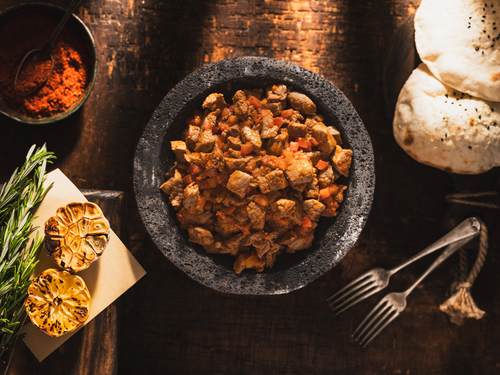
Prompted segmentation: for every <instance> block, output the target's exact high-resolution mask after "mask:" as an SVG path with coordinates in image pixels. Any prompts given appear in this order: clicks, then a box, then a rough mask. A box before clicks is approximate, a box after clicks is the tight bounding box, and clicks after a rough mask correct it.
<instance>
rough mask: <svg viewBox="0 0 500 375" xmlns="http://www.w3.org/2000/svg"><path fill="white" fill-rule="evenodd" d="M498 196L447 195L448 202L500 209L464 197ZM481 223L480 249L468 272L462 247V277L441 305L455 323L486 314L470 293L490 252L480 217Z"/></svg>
mask: <svg viewBox="0 0 500 375" xmlns="http://www.w3.org/2000/svg"><path fill="white" fill-rule="evenodd" d="M491 195H493V196H497V195H498V194H497V193H496V192H491V193H489V192H485V193H472V194H467V193H464V194H453V195H450V196H447V197H446V200H447V201H448V202H455V203H461V204H467V205H476V206H481V207H488V208H492V209H500V206H499V205H497V204H492V203H483V202H473V201H468V200H465V199H463V198H472V197H482V196H491ZM478 220H479V222H480V224H481V231H480V234H479V251H478V255H477V258H476V261H475V262H474V265H473V266H472V269H471V270H470V273H469V274H468V275H467V272H468V268H469V267H468V261H467V253H466V251H465V249H463V248H462V249H460V253H459V254H460V277H459V281H458V282H455V283H453V284H452V287H451V290H452V296H451V297H450V298H449V299H448V300H447V301H445V302H444V303H443V304H441V305H440V306H439V308H440V309H441V311H444V312H445V313H447V314H448V315H450V320H451V321H452V322H453V323H456V324H458V325H462V324H463V323H464V322H465V318H475V319H481V318H482V317H483V316H484V311H482V310H481V309H479V308H478V307H477V306H476V304H475V302H474V300H473V299H472V296H471V294H470V290H471V288H472V284H474V281H475V280H476V278H477V276H478V274H479V272H480V271H481V268H482V267H483V264H484V262H485V260H486V254H487V252H488V228H487V227H486V225H485V224H484V222H483V221H482V220H480V219H478Z"/></svg>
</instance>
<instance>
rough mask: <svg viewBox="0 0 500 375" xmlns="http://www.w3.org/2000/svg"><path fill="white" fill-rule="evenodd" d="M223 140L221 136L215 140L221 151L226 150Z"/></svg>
mask: <svg viewBox="0 0 500 375" xmlns="http://www.w3.org/2000/svg"><path fill="white" fill-rule="evenodd" d="M223 138H224V137H222V136H221V135H218V136H217V139H216V140H215V142H217V146H218V147H219V149H221V150H225V149H226V143H225V142H224V141H222V139H223Z"/></svg>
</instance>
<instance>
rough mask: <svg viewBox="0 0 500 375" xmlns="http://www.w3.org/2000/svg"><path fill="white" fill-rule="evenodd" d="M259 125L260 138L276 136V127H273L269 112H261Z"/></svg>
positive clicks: (271, 115) (271, 116) (272, 119)
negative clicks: (260, 126)
mask: <svg viewBox="0 0 500 375" xmlns="http://www.w3.org/2000/svg"><path fill="white" fill-rule="evenodd" d="M261 124H262V129H261V131H260V135H261V136H262V138H273V137H276V136H277V135H278V127H277V126H275V125H274V118H273V114H272V113H271V111H262V121H261Z"/></svg>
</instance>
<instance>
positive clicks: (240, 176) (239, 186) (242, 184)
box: [227, 171, 253, 198]
mask: <svg viewBox="0 0 500 375" xmlns="http://www.w3.org/2000/svg"><path fill="white" fill-rule="evenodd" d="M252 181H253V177H252V176H251V175H249V174H248V173H245V172H241V171H234V172H233V173H232V174H231V176H230V177H229V181H228V182H227V188H228V189H229V190H230V191H232V192H233V193H235V194H237V195H239V196H240V197H242V198H243V197H244V196H245V192H246V190H247V189H248V187H249V185H250V183H251V182H252Z"/></svg>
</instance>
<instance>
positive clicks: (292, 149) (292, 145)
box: [288, 142, 299, 152]
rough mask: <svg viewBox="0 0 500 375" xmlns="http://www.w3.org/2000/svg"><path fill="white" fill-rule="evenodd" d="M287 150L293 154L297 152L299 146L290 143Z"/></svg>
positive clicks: (295, 143)
mask: <svg viewBox="0 0 500 375" xmlns="http://www.w3.org/2000/svg"><path fill="white" fill-rule="evenodd" d="M288 149H289V150H290V151H293V152H296V151H299V144H298V143H297V142H290V145H289V146H288Z"/></svg>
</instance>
